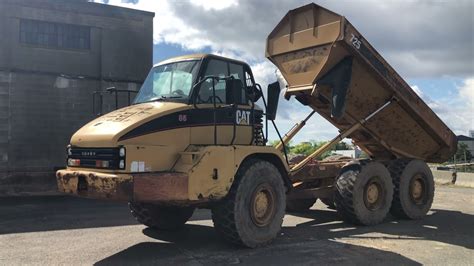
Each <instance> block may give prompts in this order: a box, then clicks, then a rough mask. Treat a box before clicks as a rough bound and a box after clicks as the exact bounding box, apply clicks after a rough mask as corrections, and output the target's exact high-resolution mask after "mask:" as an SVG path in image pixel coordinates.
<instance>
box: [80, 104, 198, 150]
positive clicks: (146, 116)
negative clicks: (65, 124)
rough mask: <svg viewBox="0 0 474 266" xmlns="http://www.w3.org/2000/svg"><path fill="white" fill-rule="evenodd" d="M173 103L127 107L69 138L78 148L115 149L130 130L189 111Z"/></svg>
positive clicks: (83, 128) (97, 120) (184, 106)
mask: <svg viewBox="0 0 474 266" xmlns="http://www.w3.org/2000/svg"><path fill="white" fill-rule="evenodd" d="M189 108H190V106H189V105H187V104H183V103H174V102H149V103H141V104H136V105H131V106H127V107H124V108H121V109H118V110H115V111H113V112H110V113H108V114H105V115H103V116H101V117H98V118H96V119H94V120H92V121H91V122H89V123H87V124H86V125H85V126H83V127H82V128H81V129H79V130H78V131H77V132H76V133H75V134H74V135H73V136H72V138H71V145H72V146H78V147H115V146H117V142H118V139H119V138H120V137H121V136H123V135H124V134H126V133H127V132H129V131H130V130H132V129H134V128H136V127H138V126H140V125H142V124H144V123H146V122H148V121H150V120H152V119H155V118H158V117H160V116H163V115H167V114H170V113H174V112H176V111H181V110H185V109H189Z"/></svg>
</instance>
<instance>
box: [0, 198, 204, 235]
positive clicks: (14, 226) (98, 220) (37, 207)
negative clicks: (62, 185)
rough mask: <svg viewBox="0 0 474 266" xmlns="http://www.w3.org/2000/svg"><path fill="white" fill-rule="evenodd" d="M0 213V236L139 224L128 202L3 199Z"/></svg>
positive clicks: (83, 199) (66, 199)
mask: <svg viewBox="0 0 474 266" xmlns="http://www.w3.org/2000/svg"><path fill="white" fill-rule="evenodd" d="M0 214H1V216H0V217H1V218H0V235H1V234H13V233H26V232H40V231H52V230H67V229H80V228H97V227H108V226H122V225H135V224H138V223H137V222H136V221H135V219H134V218H133V217H132V216H131V215H130V210H129V209H128V206H127V203H125V202H124V203H117V202H108V201H103V200H93V199H85V198H77V197H71V196H36V197H3V198H2V197H0ZM193 219H201V217H200V216H198V215H197V216H195V217H193ZM206 219H207V218H206Z"/></svg>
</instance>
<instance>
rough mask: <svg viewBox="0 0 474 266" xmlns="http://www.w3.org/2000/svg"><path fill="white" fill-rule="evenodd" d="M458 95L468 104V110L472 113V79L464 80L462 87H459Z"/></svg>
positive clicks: (473, 84) (473, 87) (473, 102)
mask: <svg viewBox="0 0 474 266" xmlns="http://www.w3.org/2000/svg"><path fill="white" fill-rule="evenodd" d="M459 95H460V96H461V97H462V98H463V99H465V100H466V101H467V103H468V104H470V106H471V108H470V109H471V111H472V112H474V78H467V79H465V80H464V82H463V85H462V86H461V87H459Z"/></svg>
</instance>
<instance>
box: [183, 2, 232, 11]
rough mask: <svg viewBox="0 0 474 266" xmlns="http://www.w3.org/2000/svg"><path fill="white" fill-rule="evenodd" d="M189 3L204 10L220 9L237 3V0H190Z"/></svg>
mask: <svg viewBox="0 0 474 266" xmlns="http://www.w3.org/2000/svg"><path fill="white" fill-rule="evenodd" d="M191 3H192V4H194V5H196V6H200V7H202V8H204V9H205V10H211V9H214V10H221V9H225V8H228V7H231V6H237V5H238V3H237V1H234V0H191Z"/></svg>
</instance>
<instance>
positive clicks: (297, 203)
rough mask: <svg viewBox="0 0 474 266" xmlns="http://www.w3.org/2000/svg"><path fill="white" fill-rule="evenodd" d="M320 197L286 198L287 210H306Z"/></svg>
mask: <svg viewBox="0 0 474 266" xmlns="http://www.w3.org/2000/svg"><path fill="white" fill-rule="evenodd" d="M317 200H318V199H317V198H314V199H293V200H286V211H288V212H304V211H307V210H309V209H310V208H311V207H312V206H313V205H314V203H316V201H317Z"/></svg>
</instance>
